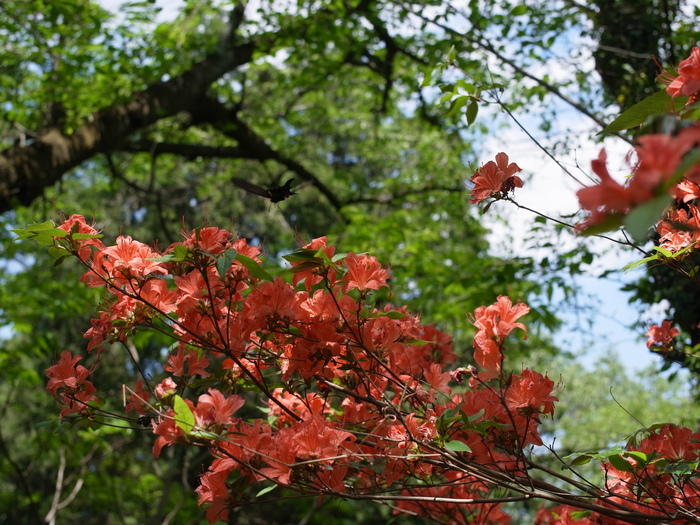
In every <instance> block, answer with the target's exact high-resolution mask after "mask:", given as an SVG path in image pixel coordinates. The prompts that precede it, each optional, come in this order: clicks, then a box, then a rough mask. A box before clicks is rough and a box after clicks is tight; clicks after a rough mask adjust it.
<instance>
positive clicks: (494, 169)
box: [469, 152, 523, 204]
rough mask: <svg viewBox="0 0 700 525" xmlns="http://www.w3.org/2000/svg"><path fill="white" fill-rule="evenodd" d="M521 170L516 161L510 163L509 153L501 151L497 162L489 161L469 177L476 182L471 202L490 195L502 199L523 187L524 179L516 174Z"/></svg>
mask: <svg viewBox="0 0 700 525" xmlns="http://www.w3.org/2000/svg"><path fill="white" fill-rule="evenodd" d="M520 171H522V169H521V168H520V166H518V165H517V164H516V163H515V162H512V163H510V164H509V163H508V155H506V154H505V153H502V152H501V153H499V154H498V155H496V161H495V162H494V161H492V160H490V161H488V162H487V163H486V164H484V165H483V166H482V167H481V168H479V169H478V170H476V171H475V172H474V175H472V177H471V178H470V179H469V181H470V182H471V183H472V184H474V188H473V189H472V193H471V197H472V198H471V199H469V202H470V203H471V204H478V203H480V202H481V201H483V200H485V199H488V198H489V197H493V198H496V199H502V198H504V197H505V196H506V195H507V194H508V193H509V192H512V191H514V190H515V188H522V187H523V181H522V179H521V178H520V177H518V176H517V175H515V174H516V173H518V172H520Z"/></svg>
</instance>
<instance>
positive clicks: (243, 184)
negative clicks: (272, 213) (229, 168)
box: [231, 177, 274, 202]
mask: <svg viewBox="0 0 700 525" xmlns="http://www.w3.org/2000/svg"><path fill="white" fill-rule="evenodd" d="M231 182H233V183H234V184H235V185H236V186H238V187H239V188H241V189H242V190H245V191H247V192H248V193H252V194H254V195H260V196H261V197H265V198H266V199H270V200H272V197H273V196H272V193H271V192H270V191H268V190H266V189H265V188H263V187H262V186H258V185H257V184H253V183H252V182H248V181H247V180H245V179H239V178H238V177H231ZM273 202H274V201H273Z"/></svg>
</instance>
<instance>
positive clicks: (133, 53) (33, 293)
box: [0, 0, 697, 524]
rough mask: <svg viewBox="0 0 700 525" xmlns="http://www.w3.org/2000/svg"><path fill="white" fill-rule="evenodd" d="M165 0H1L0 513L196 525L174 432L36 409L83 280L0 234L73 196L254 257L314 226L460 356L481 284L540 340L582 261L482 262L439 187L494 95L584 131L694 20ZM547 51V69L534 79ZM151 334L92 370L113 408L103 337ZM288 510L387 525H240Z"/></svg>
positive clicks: (472, 144)
mask: <svg viewBox="0 0 700 525" xmlns="http://www.w3.org/2000/svg"><path fill="white" fill-rule="evenodd" d="M542 4H544V5H542ZM178 5H179V8H178V9H179V10H178V12H177V15H176V16H175V17H174V18H172V19H168V20H163V19H159V18H158V17H157V15H158V11H159V9H160V7H159V6H158V4H157V3H154V2H150V1H142V2H129V3H125V4H123V5H122V7H121V9H120V15H119V16H114V15H112V14H110V13H109V12H108V11H106V10H105V9H104V8H103V7H102V6H101V5H100V4H99V3H98V2H93V1H88V0H63V1H61V2H53V1H50V0H45V1H43V0H5V1H4V2H2V3H0V42H2V44H3V45H1V46H0V58H1V60H0V64H1V65H0V89H1V90H2V94H3V101H2V104H1V105H0V148H2V151H0V211H1V212H3V215H2V221H3V228H2V229H1V230H0V239H1V240H2V243H3V252H2V262H1V263H0V272H2V273H0V279H1V281H0V282H1V284H2V287H1V288H0V322H1V323H2V324H3V325H5V326H6V327H7V328H6V329H5V331H3V332H2V334H3V338H2V340H1V341H0V377H2V382H0V414H1V415H2V425H1V427H0V473H2V475H0V480H1V481H0V521H3V522H8V523H13V522H14V523H24V522H27V523H29V522H34V523H40V522H41V521H42V520H44V519H45V518H46V522H48V523H68V522H73V521H76V520H82V521H83V522H86V523H104V524H111V523H200V522H202V516H203V514H202V513H201V512H199V511H198V509H197V508H196V504H195V503H196V502H195V499H194V497H193V496H191V491H192V489H193V488H194V484H195V483H196V478H197V475H198V474H199V473H200V471H201V468H200V467H199V463H198V458H197V457H196V455H193V454H192V452H191V451H188V452H187V453H186V454H185V453H184V452H182V451H178V450H177V448H174V447H173V448H171V449H169V450H168V451H167V454H169V455H170V456H171V459H176V461H167V462H162V463H159V462H155V461H153V458H152V457H151V454H150V445H151V443H152V436H151V434H150V431H149V429H144V430H143V431H141V430H121V429H117V428H110V427H102V428H100V429H99V430H97V431H93V430H90V429H87V428H82V427H80V428H79V427H68V426H66V425H63V426H58V427H56V425H54V424H52V425H37V423H40V422H44V421H47V420H51V419H55V415H54V414H53V413H52V412H51V411H50V408H51V407H50V403H49V399H50V397H49V395H48V393H46V392H45V390H44V379H43V371H44V370H45V369H46V368H47V367H48V366H49V365H50V363H51V361H52V359H53V358H54V356H55V355H57V354H58V353H60V351H61V350H62V349H65V348H67V349H71V350H72V351H76V352H77V351H80V350H81V349H84V348H85V342H84V341H83V340H82V338H81V337H80V334H81V333H83V332H84V331H85V330H86V329H87V328H88V327H89V317H90V311H91V309H93V308H94V305H95V304H96V302H97V301H98V300H99V297H97V296H96V294H95V290H93V289H90V290H88V289H85V288H84V287H82V286H79V285H78V283H77V277H78V276H79V274H80V269H79V268H77V267H75V266H71V265H69V264H66V265H64V266H61V267H59V268H55V269H51V268H50V265H49V264H48V263H47V257H46V255H45V254H44V253H43V252H42V251H40V250H35V249H33V248H32V247H30V246H26V245H24V244H21V243H12V242H11V240H12V235H11V234H10V233H9V229H11V228H13V227H16V226H18V225H24V224H27V223H30V222H42V221H44V220H46V218H47V217H56V215H57V214H60V213H63V214H65V215H70V214H73V213H80V214H84V215H85V216H88V217H90V216H92V217H94V218H95V220H96V222H97V224H98V226H99V227H102V228H105V229H107V230H109V231H111V232H117V231H119V230H120V228H123V233H124V234H127V235H132V236H134V237H137V238H139V239H140V240H143V241H147V240H149V239H151V240H152V241H153V242H154V243H155V242H157V243H159V244H160V245H167V244H169V243H171V242H173V241H175V240H177V239H178V238H179V233H178V230H179V229H180V228H182V227H186V228H190V229H191V228H194V227H199V226H201V225H203V224H204V223H205V222H207V221H208V222H209V223H211V224H216V225H221V226H222V227H226V226H228V225H231V226H232V227H233V228H235V229H236V230H237V231H238V232H239V234H240V235H241V236H244V237H246V238H247V239H249V240H250V241H251V242H254V243H258V244H261V245H263V246H264V250H265V253H266V256H267V259H266V260H267V263H268V264H269V265H270V266H271V267H274V266H276V265H277V266H279V264H280V257H281V255H283V254H284V253H285V252H286V251H289V250H291V249H293V248H294V246H295V245H296V244H297V243H298V240H299V239H300V238H301V239H310V238H314V237H318V236H321V235H328V236H329V237H330V238H331V242H333V243H335V244H337V245H338V247H339V249H341V250H343V251H356V252H365V251H372V252H373V253H374V254H375V255H377V256H378V257H379V258H380V259H381V260H382V261H384V262H386V263H388V264H390V265H391V268H392V273H393V276H394V278H393V282H392V287H393V289H394V290H395V291H396V293H397V296H395V297H392V298H388V297H387V298H384V300H385V301H393V302H395V303H401V304H407V305H409V307H410V308H411V309H412V310H414V311H419V312H422V314H423V316H424V319H426V320H429V321H432V322H435V323H437V324H438V325H439V326H440V327H441V328H442V329H443V330H445V331H447V332H449V333H452V334H453V335H454V336H455V341H456V347H457V348H458V350H459V351H460V352H461V353H462V354H463V355H465V358H466V357H467V356H468V353H469V352H470V348H469V347H470V345H469V335H470V334H471V333H472V332H471V327H470V325H469V323H468V322H466V320H465V318H464V315H465V313H466V312H469V311H471V310H472V309H474V308H475V307H477V306H479V305H482V304H489V303H491V302H492V301H493V299H494V297H495V296H497V295H498V294H508V295H510V296H511V297H517V298H520V299H523V300H526V301H528V302H529V303H530V304H531V305H533V306H535V307H536V308H534V309H533V314H531V317H530V321H529V323H530V326H532V327H533V328H534V329H533V332H534V333H533V334H532V337H531V341H530V342H529V347H531V348H535V347H537V348H541V349H542V350H543V352H544V354H545V355H551V354H553V353H555V352H556V350H555V349H554V348H553V346H552V344H551V341H550V339H549V334H550V331H551V330H553V329H554V328H555V327H556V326H557V319H556V316H555V315H554V313H553V312H554V311H555V310H556V306H555V307H552V305H550V304H549V303H548V300H547V293H546V292H547V290H548V289H550V290H551V287H552V285H553V284H554V285H556V286H561V287H562V288H563V289H564V291H565V292H566V293H567V294H568V293H570V292H572V290H571V289H570V288H569V287H567V286H568V285H566V281H565V279H564V277H563V276H565V275H567V274H569V273H572V272H573V273H575V272H578V271H580V269H581V267H582V265H584V264H585V263H587V262H590V261H591V258H592V254H591V253H590V252H589V251H588V250H586V249H582V248H578V249H577V250H576V251H572V252H568V253H566V254H563V256H562V257H560V258H558V259H556V261H554V259H551V260H548V261H547V263H546V264H544V263H542V262H541V261H536V260H533V259H528V258H522V257H515V256H512V257H509V258H497V257H495V256H493V255H490V253H489V246H488V242H487V241H486V233H487V231H486V229H485V228H484V226H483V225H482V221H481V219H480V217H479V216H478V213H477V211H476V210H475V209H472V208H470V207H469V206H468V204H467V200H468V199H467V194H465V193H464V188H463V185H462V183H461V180H460V179H462V178H468V177H469V175H471V171H469V166H472V167H475V166H478V165H480V164H481V163H482V162H484V161H485V160H488V159H482V158H480V156H479V150H480V147H481V144H483V137H484V136H485V134H486V133H489V132H493V131H494V128H493V126H491V125H489V122H490V121H491V119H492V118H494V116H495V115H497V114H498V112H499V111H500V108H501V107H506V108H508V109H509V110H510V111H514V112H516V113H517V112H520V113H519V114H523V112H525V111H533V112H536V113H539V114H540V115H541V117H542V120H541V123H542V124H541V125H542V127H543V129H545V130H548V129H551V126H552V122H553V120H552V119H553V118H554V116H553V115H552V110H551V107H554V101H555V100H558V101H560V102H561V101H565V103H566V104H571V105H572V106H573V107H575V108H577V110H579V111H581V112H583V113H584V114H585V115H586V116H587V118H591V119H592V121H593V122H595V123H598V124H602V123H603V122H604V120H605V116H606V115H609V114H610V113H615V112H616V111H618V110H619V108H615V109H613V110H610V109H609V104H610V103H611V102H616V103H618V104H619V105H620V107H628V106H629V105H630V104H631V103H633V102H634V101H636V100H638V99H640V98H643V96H644V94H645V93H646V91H645V90H646V89H649V87H650V86H653V78H654V72H655V67H656V66H654V65H652V64H653V61H652V60H651V56H652V55H654V56H656V57H658V59H659V61H660V62H662V63H666V62H669V61H674V60H676V57H683V56H685V55H686V54H687V50H688V49H689V47H690V46H691V45H692V43H693V42H694V40H695V37H696V36H697V34H695V33H693V32H692V31H693V26H692V17H691V15H692V13H689V11H688V9H687V8H684V6H682V5H681V4H680V3H679V2H676V1H664V2H661V1H654V0H645V1H608V0H606V1H602V0H600V1H596V2H591V3H589V4H587V5H580V4H579V3H577V2H572V1H561V2H534V1H533V2H508V1H505V0H501V1H498V2H479V1H476V0H472V1H469V2H467V1H465V2H455V3H454V4H453V3H448V2H443V1H437V0H436V1H422V2H393V1H386V2H382V1H371V0H370V1H368V0H352V1H342V0H322V1H316V2H305V1H299V2H282V1H275V0H269V1H266V0H260V1H259V2H256V3H252V2H251V3H250V5H248V6H246V7H245V8H244V7H243V6H242V5H241V4H240V3H238V2H226V1H224V2H220V1H219V2H214V1H201V0H191V1H185V2H182V3H181V4H178ZM574 35H575V36H576V39H575V42H576V43H577V45H576V46H573V45H572V44H571V42H572V38H573V36H574ZM581 35H583V36H584V37H585V38H586V39H585V40H583V42H588V43H589V44H590V45H589V46H588V47H586V46H583V47H582V46H581V45H579V44H580V43H581V42H582V40H580V39H578V37H580V36H581ZM635 35H644V38H638V37H637V36H635ZM642 44H643V45H644V47H643V48H642V47H640V46H641V45H642ZM452 49H453V51H452V53H454V60H450V58H451V56H450V53H451V50H452ZM591 59H592V60H591ZM555 61H565V62H566V63H567V67H569V68H570V69H569V70H570V71H571V76H568V77H566V78H562V79H559V80H556V79H555V78H554V77H553V76H552V77H550V76H549V75H547V74H540V71H542V70H543V69H542V68H545V69H546V67H551V65H552V64H553V63H555ZM440 64H442V66H440ZM436 67H437V69H435V68H436ZM593 69H595V70H597V71H598V72H599V73H600V76H598V75H596V74H594V72H593ZM429 72H432V77H431V80H430V82H425V83H424V82H423V81H424V79H426V76H427V75H428V74H429ZM640 72H643V73H640ZM457 81H461V82H462V83H461V84H458V83H457ZM456 85H459V86H460V88H459V89H460V91H459V93H461V94H462V96H463V97H464V101H463V102H457V100H458V99H459V97H457V98H453V99H452V100H453V102H452V104H453V106H452V110H450V109H449V106H447V105H440V104H439V99H440V96H441V95H442V93H441V91H440V89H441V87H442V91H443V93H445V92H447V93H449V90H450V89H452V87H449V86H456ZM446 86H447V87H446ZM477 110H478V111H479V113H480V114H479V115H478V116H477V117H476V120H475V121H473V122H472V123H471V126H470V125H468V122H470V121H471V120H473V117H474V111H477ZM470 111H471V114H470V116H469V119H467V118H466V117H465V112H467V113H468V112H470ZM468 114H469V113H468ZM484 114H486V115H487V117H483V115H484ZM494 120H495V119H494ZM552 139H553V140H554V141H558V142H565V138H564V137H561V136H553V137H552ZM513 160H515V161H517V159H513ZM290 179H294V182H293V183H292V186H291V188H292V191H293V192H294V195H292V196H290V197H289V198H288V199H285V200H282V201H281V202H279V203H278V204H271V202H270V200H269V199H266V198H264V197H262V196H260V195H256V194H254V193H252V192H251V191H250V186H249V185H250V184H254V185H257V186H258V187H259V188H262V189H263V190H270V189H274V188H278V187H280V186H283V185H284V184H285V183H288V182H289V181H290ZM241 181H244V182H243V183H242V182H241ZM246 188H247V189H246ZM550 293H551V292H550ZM640 296H642V295H641V294H640ZM642 298H643V299H644V297H642ZM645 300H652V299H648V298H646V299H645ZM669 300H671V302H672V303H673V298H672V297H670V298H669ZM672 307H673V305H672ZM537 327H539V330H538V328H537ZM686 328H687V327H686ZM164 345H165V343H164V342H163V341H158V340H154V339H145V338H144V339H142V340H139V339H136V340H134V341H133V345H131V346H130V347H129V348H128V349H124V348H117V347H114V348H109V349H108V350H107V351H106V352H105V358H104V359H103V363H102V367H101V369H100V370H99V371H98V374H99V376H100V377H99V379H98V380H99V381H100V383H101V384H102V385H111V388H112V392H111V393H112V394H113V395H112V397H113V399H114V400H117V399H121V388H122V387H121V385H122V384H123V383H124V382H127V383H131V382H133V378H134V377H135V376H136V371H135V370H134V368H133V366H131V365H130V360H129V359H128V356H127V351H128V352H130V353H131V355H132V356H134V358H136V359H137V360H138V361H140V363H141V365H142V366H143V367H144V368H145V369H148V365H149V362H153V360H154V359H155V358H156V357H157V356H159V355H160V353H161V352H163V351H167V349H164ZM518 359H520V357H518V356H514V362H517V361H518ZM158 372H159V371H158V370H154V371H153V372H152V373H153V374H158ZM655 388H658V389H659V390H662V389H663V387H662V386H661V385H657V386H656V387H655ZM107 390H109V388H107ZM669 399H671V401H670V402H672V401H673V399H672V396H671V398H669ZM115 403H116V401H115ZM115 406H116V405H115ZM57 428H58V430H59V431H56V429H57ZM572 434H573V432H572ZM290 505H292V507H291V508H292V509H293V510H294V512H296V513H297V515H298V516H299V517H298V521H300V522H304V523H311V522H317V523H329V520H332V521H333V522H338V523H340V522H344V521H347V522H348V523H355V522H357V521H362V520H364V521H367V522H369V521H372V520H377V521H380V522H386V520H388V519H389V518H390V511H389V510H387V509H383V510H378V509H374V508H372V509H368V508H366V507H364V508H363V507H358V506H356V505H351V504H349V503H337V502H326V501H323V502H308V501H297V502H293V503H289V502H287V503H285V506H284V507H280V508H279V509H277V510H272V509H271V508H267V507H266V513H267V514H266V516H265V522H267V523H274V522H279V523H288V522H289V515H290ZM257 512H258V510H257V509H256V508H255V507H251V508H246V507H244V509H243V510H242V511H241V514H240V516H239V517H238V518H237V519H239V521H238V522H240V523H245V522H250V523H252V522H257V521H259V518H258V517H257V514H256V513H257ZM276 513H277V514H276ZM402 519H405V518H402Z"/></svg>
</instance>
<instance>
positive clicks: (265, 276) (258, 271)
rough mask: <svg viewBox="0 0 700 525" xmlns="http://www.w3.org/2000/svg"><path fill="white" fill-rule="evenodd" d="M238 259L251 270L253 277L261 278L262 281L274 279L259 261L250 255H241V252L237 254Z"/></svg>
mask: <svg viewBox="0 0 700 525" xmlns="http://www.w3.org/2000/svg"><path fill="white" fill-rule="evenodd" d="M236 260H237V261H238V262H239V263H241V264H242V265H243V266H245V268H246V269H247V270H248V271H249V272H250V274H251V275H252V276H253V277H256V278H258V279H260V280H261V281H273V280H274V279H273V277H272V276H271V275H270V274H269V273H267V272H266V271H265V270H263V269H262V266H260V265H259V264H258V263H257V262H255V261H254V260H253V259H251V258H250V257H246V256H245V255H241V254H240V253H239V254H237V255H236Z"/></svg>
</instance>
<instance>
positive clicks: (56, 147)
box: [0, 35, 275, 213]
mask: <svg viewBox="0 0 700 525" xmlns="http://www.w3.org/2000/svg"><path fill="white" fill-rule="evenodd" d="M274 41H275V35H266V36H263V37H259V38H257V39H256V40H251V41H248V42H245V43H242V44H238V45H233V46H231V45H225V46H224V47H223V49H222V50H221V51H220V52H218V53H215V54H213V55H210V56H208V57H207V58H205V59H204V60H202V61H201V62H198V63H196V64H194V65H193V66H192V67H191V68H190V69H189V70H188V71H186V72H185V73H183V74H182V75H179V76H177V77H174V78H172V79H170V80H168V81H166V82H158V83H156V84H153V85H151V86H149V87H148V88H147V89H145V90H144V91H140V92H136V93H134V94H133V96H132V97H131V99H130V100H129V101H128V102H126V103H124V104H119V105H115V106H111V107H109V108H106V109H102V110H100V111H97V112H95V113H93V114H92V115H91V117H90V118H89V119H88V120H87V121H86V122H85V123H84V124H82V125H81V126H80V127H79V128H78V129H77V130H75V131H74V132H73V133H71V134H65V133H63V132H61V131H60V130H59V129H58V128H51V129H48V130H45V131H44V132H43V133H41V134H40V136H39V137H37V139H36V140H35V141H34V142H32V143H30V144H29V145H27V146H24V147H21V146H20V147H12V148H9V149H6V150H5V151H3V152H1V153H0V213H2V212H5V211H8V210H10V209H12V208H13V207H14V206H15V205H17V204H21V205H28V204H29V203H31V202H32V201H33V200H34V199H36V198H37V197H39V196H40V195H42V193H43V190H44V188H46V187H48V186H51V185H52V184H54V183H56V182H57V181H58V180H59V179H60V178H61V177H62V176H63V175H64V174H65V173H66V172H68V171H69V170H71V169H72V168H75V167H76V166H78V165H80V164H81V163H82V162H84V161H85V160H87V159H89V158H91V157H93V156H94V155H96V154H98V153H101V152H105V151H108V150H110V149H113V148H114V147H115V145H118V144H120V143H122V142H123V141H124V140H125V139H126V138H127V137H128V136H129V135H130V134H132V133H134V132H135V131H138V130H141V129H144V128H146V127H147V126H149V125H151V124H153V123H155V122H157V121H158V120H160V119H163V118H166V117H170V116H172V115H175V114H177V113H179V112H181V111H187V110H189V109H190V108H191V107H192V106H193V105H195V104H196V103H197V102H198V101H199V99H200V98H201V97H202V96H203V95H204V93H205V92H206V90H207V89H208V88H209V86H210V85H211V84H212V82H214V81H215V80H217V79H218V78H220V77H221V76H222V75H224V74H225V73H227V72H229V71H232V70H234V69H236V68H237V67H239V66H241V65H243V64H246V63H248V62H250V60H251V58H252V56H253V52H254V51H255V50H257V49H260V48H268V47H269V46H270V45H271V44H272V43H274Z"/></svg>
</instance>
